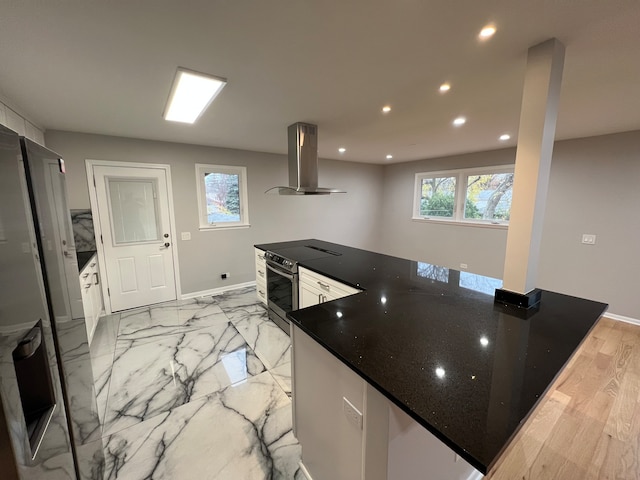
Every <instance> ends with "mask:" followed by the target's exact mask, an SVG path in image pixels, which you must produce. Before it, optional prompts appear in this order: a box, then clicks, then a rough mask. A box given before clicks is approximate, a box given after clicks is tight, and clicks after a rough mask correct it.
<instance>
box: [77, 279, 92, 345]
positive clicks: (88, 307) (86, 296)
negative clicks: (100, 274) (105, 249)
mask: <svg viewBox="0 0 640 480" xmlns="http://www.w3.org/2000/svg"><path fill="white" fill-rule="evenodd" d="M87 270H88V269H85V270H84V272H83V274H82V275H80V288H82V308H83V309H84V322H85V327H86V329H87V340H88V341H89V343H91V335H92V334H93V327H94V325H95V318H94V313H93V291H92V290H93V289H94V287H93V285H92V284H91V275H88V276H87V277H86V278H84V279H83V278H82V276H83V275H84V273H89V272H87Z"/></svg>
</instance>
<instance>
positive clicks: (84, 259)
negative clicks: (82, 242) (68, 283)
mask: <svg viewBox="0 0 640 480" xmlns="http://www.w3.org/2000/svg"><path fill="white" fill-rule="evenodd" d="M95 254H96V252H95V250H92V251H90V252H76V257H77V258H78V271H79V272H81V271H82V269H83V268H84V267H86V266H87V263H89V260H91V257H93V256H94V255H95Z"/></svg>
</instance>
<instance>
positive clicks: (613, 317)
mask: <svg viewBox="0 0 640 480" xmlns="http://www.w3.org/2000/svg"><path fill="white" fill-rule="evenodd" d="M603 317H607V318H610V319H611V320H617V321H618V322H625V323H630V324H632V325H639V326H640V319H638V318H631V317H625V316H623V315H616V314H615V313H609V312H606V313H605V314H604V315H603Z"/></svg>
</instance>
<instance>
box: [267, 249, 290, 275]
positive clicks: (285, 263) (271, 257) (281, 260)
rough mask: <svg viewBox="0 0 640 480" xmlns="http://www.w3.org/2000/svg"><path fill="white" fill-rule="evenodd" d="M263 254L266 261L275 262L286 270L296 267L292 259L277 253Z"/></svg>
mask: <svg viewBox="0 0 640 480" xmlns="http://www.w3.org/2000/svg"><path fill="white" fill-rule="evenodd" d="M264 256H265V258H266V260H267V262H270V263H272V264H277V265H279V266H281V267H283V268H285V269H287V270H290V271H293V270H295V269H296V267H297V262H294V261H293V260H289V259H288V258H285V257H282V256H280V255H278V254H277V253H273V252H266V253H265V254H264Z"/></svg>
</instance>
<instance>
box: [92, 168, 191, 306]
mask: <svg viewBox="0 0 640 480" xmlns="http://www.w3.org/2000/svg"><path fill="white" fill-rule="evenodd" d="M87 173H88V175H89V178H90V179H91V181H90V192H91V206H92V211H93V220H94V227H95V229H96V240H97V242H96V243H97V247H98V254H99V257H100V259H101V260H102V262H101V265H102V267H103V275H102V277H103V292H104V293H105V295H104V298H105V310H106V311H107V313H111V312H117V311H121V310H126V309H130V308H135V307H140V306H144V305H150V304H154V303H160V302H165V301H169V300H175V299H176V298H177V294H178V292H179V283H178V281H177V262H176V258H177V252H176V248H175V244H174V240H175V227H174V225H173V208H172V204H171V195H170V190H171V189H170V181H171V176H170V169H169V166H168V165H150V164H139V163H137V164H129V163H125V162H100V161H94V160H87ZM91 187H93V188H91Z"/></svg>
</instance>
